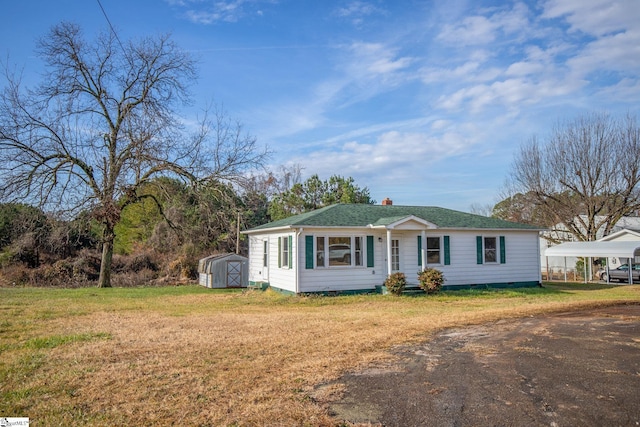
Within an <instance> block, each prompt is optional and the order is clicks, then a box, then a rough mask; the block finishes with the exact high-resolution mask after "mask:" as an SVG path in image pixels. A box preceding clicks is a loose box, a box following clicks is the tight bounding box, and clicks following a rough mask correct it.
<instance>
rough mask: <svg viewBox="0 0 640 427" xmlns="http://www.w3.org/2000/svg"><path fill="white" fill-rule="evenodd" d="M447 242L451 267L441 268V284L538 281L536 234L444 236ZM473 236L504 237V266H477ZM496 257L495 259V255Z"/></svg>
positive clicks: (469, 233) (472, 233)
mask: <svg viewBox="0 0 640 427" xmlns="http://www.w3.org/2000/svg"><path fill="white" fill-rule="evenodd" d="M447 234H448V235H449V236H450V243H451V265H447V266H442V268H441V270H442V272H443V273H444V276H445V279H446V282H445V285H448V286H451V285H476V284H496V283H504V284H507V283H512V282H532V281H539V280H540V265H539V261H538V254H539V248H538V235H537V233H535V232H523V231H508V230H501V231H495V232H486V231H485V232H482V233H480V232H452V233H447ZM476 236H488V237H497V238H499V236H505V246H506V253H505V255H506V263H504V264H500V263H499V262H498V263H483V264H478V263H477V252H476V251H477V249H476ZM498 258H499V256H498Z"/></svg>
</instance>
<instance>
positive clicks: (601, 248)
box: [544, 240, 640, 284]
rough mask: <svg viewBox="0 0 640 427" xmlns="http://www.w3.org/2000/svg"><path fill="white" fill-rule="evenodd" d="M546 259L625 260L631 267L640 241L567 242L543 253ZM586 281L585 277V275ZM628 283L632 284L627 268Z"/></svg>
mask: <svg viewBox="0 0 640 427" xmlns="http://www.w3.org/2000/svg"><path fill="white" fill-rule="evenodd" d="M544 254H545V256H547V257H564V258H566V257H584V258H611V257H618V258H626V259H627V263H628V264H629V265H630V266H631V264H633V261H634V259H635V257H636V256H639V255H640V241H637V240H635V241H630V240H624V241H595V242H567V243H561V244H559V245H557V246H552V247H550V248H547V249H546V250H545V251H544ZM589 264H591V263H589ZM585 280H586V275H585ZM608 281H609V263H607V282H608ZM629 283H630V284H631V283H633V280H632V273H631V268H629Z"/></svg>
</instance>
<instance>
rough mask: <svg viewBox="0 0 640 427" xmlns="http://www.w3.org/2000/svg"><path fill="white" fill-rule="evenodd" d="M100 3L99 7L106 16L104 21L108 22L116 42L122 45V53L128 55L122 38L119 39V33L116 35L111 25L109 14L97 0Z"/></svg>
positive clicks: (98, 0)
mask: <svg viewBox="0 0 640 427" xmlns="http://www.w3.org/2000/svg"><path fill="white" fill-rule="evenodd" d="M96 1H97V2H98V6H100V10H102V14H103V15H104V19H106V20H107V24H109V28H111V32H112V33H113V35H114V36H115V38H116V40H117V41H118V44H119V45H120V48H121V49H122V52H123V53H124V54H125V55H126V53H127V52H126V50H125V49H124V46H123V44H122V42H121V41H120V37H118V33H116V30H115V29H114V28H113V25H112V24H111V21H110V20H109V17H108V16H107V12H105V10H104V7H102V3H101V2H100V0H96Z"/></svg>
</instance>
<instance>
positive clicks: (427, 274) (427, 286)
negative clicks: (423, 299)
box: [418, 268, 445, 294]
mask: <svg viewBox="0 0 640 427" xmlns="http://www.w3.org/2000/svg"><path fill="white" fill-rule="evenodd" d="M444 280H445V279H444V274H442V271H440V270H438V269H436V268H426V269H424V270H422V271H419V272H418V281H419V282H420V287H421V288H422V289H423V290H424V291H425V292H426V293H428V294H435V293H437V292H440V289H441V288H442V284H443V283H444Z"/></svg>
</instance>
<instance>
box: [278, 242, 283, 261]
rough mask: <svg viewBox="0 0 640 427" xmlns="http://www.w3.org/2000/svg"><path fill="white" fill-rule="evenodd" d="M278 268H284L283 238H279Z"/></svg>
mask: <svg viewBox="0 0 640 427" xmlns="http://www.w3.org/2000/svg"><path fill="white" fill-rule="evenodd" d="M278 268H282V237H278Z"/></svg>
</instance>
